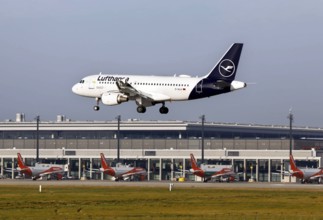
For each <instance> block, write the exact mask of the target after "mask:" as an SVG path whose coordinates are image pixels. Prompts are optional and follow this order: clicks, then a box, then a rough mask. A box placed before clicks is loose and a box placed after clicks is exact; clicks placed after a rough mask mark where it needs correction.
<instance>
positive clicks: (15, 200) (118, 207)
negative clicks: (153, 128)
mask: <svg viewBox="0 0 323 220" xmlns="http://www.w3.org/2000/svg"><path fill="white" fill-rule="evenodd" d="M0 198H1V199H0V219H323V191H322V190H320V191H316V190H295V189H293V190H286V189H285V190H283V189H275V190H271V189H218V188H174V190H173V191H171V192H169V191H168V189H166V188H154V187H151V188H144V187H92V186H91V187H87V186H86V187H84V186H77V187H69V186H57V187H56V186H46V187H43V189H42V192H41V193H40V192H39V191H38V187H35V186H26V187H21V186H1V188H0Z"/></svg>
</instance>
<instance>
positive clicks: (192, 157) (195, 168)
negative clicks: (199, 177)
mask: <svg viewBox="0 0 323 220" xmlns="http://www.w3.org/2000/svg"><path fill="white" fill-rule="evenodd" d="M190 156H191V166H192V169H193V170H200V168H199V167H198V165H197V162H196V159H195V157H194V155H193V154H191V155H190Z"/></svg>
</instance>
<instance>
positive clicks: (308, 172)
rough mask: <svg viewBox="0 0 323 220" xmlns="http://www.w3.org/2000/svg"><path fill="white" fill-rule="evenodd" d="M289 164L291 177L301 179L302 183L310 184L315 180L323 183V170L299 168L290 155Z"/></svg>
mask: <svg viewBox="0 0 323 220" xmlns="http://www.w3.org/2000/svg"><path fill="white" fill-rule="evenodd" d="M289 163H290V168H291V171H290V173H291V175H292V176H295V177H296V178H298V179H301V183H310V182H312V181H315V180H317V181H318V182H319V183H321V179H322V178H323V168H298V167H297V166H296V163H295V160H294V157H293V155H289Z"/></svg>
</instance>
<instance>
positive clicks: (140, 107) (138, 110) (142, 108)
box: [137, 105, 146, 113]
mask: <svg viewBox="0 0 323 220" xmlns="http://www.w3.org/2000/svg"><path fill="white" fill-rule="evenodd" d="M137 112H138V113H145V112H146V107H145V106H143V105H139V106H138V107H137Z"/></svg>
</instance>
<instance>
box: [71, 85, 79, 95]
mask: <svg viewBox="0 0 323 220" xmlns="http://www.w3.org/2000/svg"><path fill="white" fill-rule="evenodd" d="M77 90H78V85H77V84H75V85H74V86H73V87H72V92H74V93H75V94H77Z"/></svg>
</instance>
